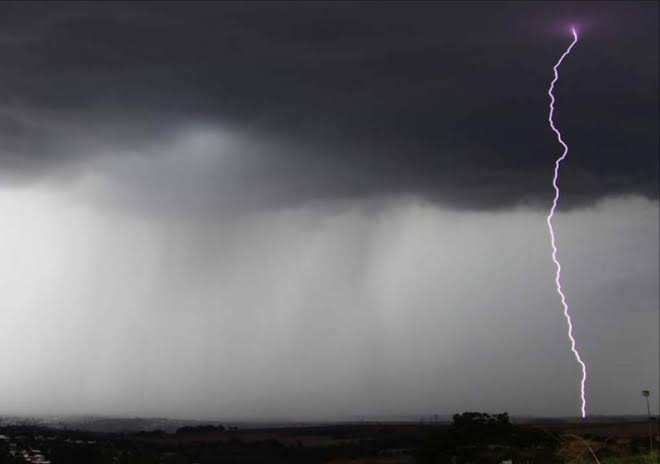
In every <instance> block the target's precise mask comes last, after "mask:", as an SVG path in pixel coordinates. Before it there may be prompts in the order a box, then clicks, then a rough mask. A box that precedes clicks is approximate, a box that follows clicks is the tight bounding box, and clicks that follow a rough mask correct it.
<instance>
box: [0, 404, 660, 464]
mask: <svg viewBox="0 0 660 464" xmlns="http://www.w3.org/2000/svg"><path fill="white" fill-rule="evenodd" d="M653 426H654V427H655V430H656V433H657V422H654V423H653ZM92 428H93V427H92ZM97 428H98V427H97ZM578 436H579V437H578ZM586 443H589V444H590V445H591V447H592V448H593V449H594V450H595V451H596V452H597V453H598V455H599V457H601V458H608V457H610V458H617V459H618V458H622V457H626V456H631V455H635V454H639V453H644V452H645V451H646V450H647V447H648V422H646V421H639V420H631V419H629V420H622V419H607V418H603V419H600V420H598V419H596V420H591V421H588V422H584V421H579V420H556V419H555V420H536V421H524V423H514V424H511V423H510V422H509V418H508V416H506V415H495V416H488V415H485V414H479V413H464V414H462V415H458V416H455V418H454V420H453V422H452V423H411V422H407V423H374V422H371V423H353V424H333V425H316V426H312V425H308V426H287V427H276V428H272V427H271V428H254V429H238V428H235V427H233V426H228V427H223V426H221V425H187V426H183V427H180V428H179V429H178V430H176V431H168V432H166V431H162V430H152V431H147V432H125V433H118V432H112V433H107V432H98V431H95V432H90V431H74V430H65V429H62V428H60V429H57V428H53V427H45V426H42V425H34V424H32V425H29V424H28V425H25V424H23V425H17V424H14V425H4V426H2V425H0V463H24V462H31V463H44V464H45V463H51V464H77V463H85V464H95V463H99V464H105V463H108V464H110V463H112V464H115V463H116V464H143V463H144V464H147V463H148V464H160V463H162V464H192V463H199V464H207V463H241V464H252V463H293V464H295V463H306V464H307V463H309V464H314V463H331V464H406V463H420V464H423V463H440V462H455V463H457V464H461V463H467V462H484V463H491V462H492V463H500V462H501V461H505V460H507V459H512V460H513V462H530V463H532V462H534V463H555V462H556V463H561V462H570V461H572V460H574V459H575V458H578V459H579V458H580V457H581V456H584V455H585V451H586V450H587V448H586ZM616 462H619V461H616ZM621 462H627V461H621Z"/></svg>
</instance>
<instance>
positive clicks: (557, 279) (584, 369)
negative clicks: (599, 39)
mask: <svg viewBox="0 0 660 464" xmlns="http://www.w3.org/2000/svg"><path fill="white" fill-rule="evenodd" d="M571 30H572V32H573V42H572V43H571V44H570V45H569V46H568V48H567V49H566V51H565V52H564V54H563V55H562V56H561V57H560V58H559V61H557V64H556V65H555V66H554V68H553V70H554V72H555V78H554V79H553V80H552V82H551V83H550V88H549V89H548V95H549V96H550V113H549V114H548V122H549V123H550V127H551V128H552V130H553V131H554V132H555V134H557V140H558V141H559V143H560V144H561V146H562V147H564V152H563V153H562V155H561V156H560V157H559V158H557V161H555V175H554V177H553V179H552V186H553V187H554V188H555V198H554V200H553V201H552V208H550V212H549V213H548V217H547V219H546V220H547V223H548V230H549V231H550V244H551V245H552V261H554V263H555V266H556V267H557V273H556V274H555V284H556V285H557V293H559V297H560V298H561V304H562V306H563V307H564V317H566V322H567V323H568V338H569V339H570V340H571V351H572V352H573V354H574V355H575V359H576V360H577V362H578V364H579V365H580V367H582V380H581V381H580V398H581V399H582V408H581V410H582V417H583V418H584V417H586V415H587V399H586V396H585V391H584V388H585V384H586V383H587V366H586V365H585V364H584V361H582V358H581V357H580V352H579V351H578V350H577V348H576V346H575V338H573V322H572V321H571V315H570V314H569V311H568V303H566V296H565V295H564V292H563V291H562V289H561V264H559V260H558V259H557V245H556V244H555V231H554V229H553V228H552V217H553V216H554V214H555V210H556V209H557V203H558V202H559V186H558V185H557V181H558V179H559V165H560V163H561V162H562V161H563V160H564V158H566V155H568V145H566V143H564V140H563V139H562V138H561V133H560V132H559V130H558V129H557V128H556V127H555V123H554V121H553V120H552V117H553V115H554V112H555V96H554V95H553V94H552V90H553V89H554V88H555V83H556V82H557V81H558V80H559V72H558V70H559V66H560V65H561V62H562V61H564V58H566V56H567V55H568V54H569V53H571V49H572V48H573V46H574V45H575V44H576V43H577V41H578V35H577V32H576V31H575V28H574V27H573V28H571Z"/></svg>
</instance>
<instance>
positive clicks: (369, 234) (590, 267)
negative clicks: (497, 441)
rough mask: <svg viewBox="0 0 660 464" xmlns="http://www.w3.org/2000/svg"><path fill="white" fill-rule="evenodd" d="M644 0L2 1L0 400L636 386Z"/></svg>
mask: <svg viewBox="0 0 660 464" xmlns="http://www.w3.org/2000/svg"><path fill="white" fill-rule="evenodd" d="M657 15H658V5H657V3H652V2H641V3H635V2H628V3H597V2H591V3H580V4H577V3H575V4H574V3H570V2H562V3H559V4H557V3H552V4H550V3H541V2H538V3H522V2H512V3H495V2H488V3H483V4H481V3H467V4H466V3H461V4H459V3H451V2H442V3H438V4H431V3H419V4H417V3H406V4H397V3H386V4H372V3H343V4H334V5H333V4H326V3H312V4H284V3H280V4H270V3H249V4H244V5H241V4H233V3H225V4H221V5H213V4H206V3H201V4H194V3H187V4H162V5H154V4H140V3H137V4H133V3H131V4H113V3H103V4H94V5H87V4H80V3H72V4H61V5H60V6H58V7H56V8H53V7H51V6H49V5H48V4H38V3H31V4H20V3H4V4H3V5H1V6H0V69H2V71H1V72H0V221H1V222H0V256H2V259H1V260H0V281H1V282H3V290H2V292H1V293H0V367H1V368H2V372H3V381H2V382H1V383H0V413H112V414H130V415H159V416H178V417H197V418H209V419H210V418H213V419H223V418H233V419H256V418H280V419H315V418H321V419H324V418H327V419H338V418H354V417H358V416H361V415H372V414H374V415H377V414H430V413H454V412H460V411H463V410H486V411H508V412H510V413H513V414H537V415H541V414H542V415H576V414H578V413H579V402H578V400H579V396H578V393H579V390H578V388H579V369H578V366H577V364H576V363H575V361H574V359H573V358H572V355H571V353H570V350H569V343H568V338H567V335H566V324H565V320H564V318H563V316H562V313H561V305H560V302H559V299H558V297H557V295H556V293H555V290H554V283H553V278H554V274H553V273H554V268H553V265H552V261H551V260H550V255H549V251H550V245H549V237H548V233H547V229H546V224H545V215H546V214H547V208H548V207H549V206H550V201H551V199H552V193H553V192H552V187H551V184H550V181H551V176H552V167H553V162H554V159H555V157H556V156H557V155H558V154H560V146H559V145H558V144H557V143H556V140H555V139H554V137H553V134H552V132H551V131H550V130H549V128H548V126H547V105H548V98H547V94H546V90H547V86H548V84H549V81H550V79H551V78H552V66H553V64H554V63H555V62H556V60H557V58H558V56H559V55H560V54H561V53H562V51H563V50H564V49H565V47H566V46H567V45H568V44H569V43H570V36H569V35H568V29H567V27H568V25H569V24H577V25H578V28H579V30H580V36H581V39H580V42H579V43H578V45H577V46H576V48H575V49H574V53H573V54H572V55H571V56H570V57H569V58H568V59H567V61H566V62H565V64H564V66H563V67H562V69H561V72H562V78H561V81H560V83H559V87H558V89H557V96H558V112H557V122H558V124H559V125H560V127H561V128H562V130H563V131H564V132H565V138H566V140H567V142H568V143H569V145H570V146H571V152H570V155H569V158H568V159H567V161H566V163H565V164H564V165H563V171H562V173H563V176H562V182H561V187H562V195H563V196H562V202H561V203H560V210H559V215H558V217H557V219H556V230H557V233H558V245H559V257H560V259H561V261H562V264H563V266H564V287H565V290H566V293H567V296H568V301H569V304H570V306H571V308H572V312H573V315H574V324H575V335H576V337H577V340H578V348H579V349H580V350H581V351H582V354H583V358H584V359H585V361H586V362H587V365H588V367H589V373H590V376H589V379H588V385H587V387H588V400H589V405H588V409H589V412H590V413H593V414H618V413H642V412H644V405H643V403H642V400H641V397H640V390H641V389H644V388H650V389H651V390H653V391H654V392H656V393H655V395H654V397H652V398H653V400H654V401H655V406H654V407H655V408H656V409H657V404H658V403H657V393H658V391H659V390H660V385H659V381H658V378H659V377H660V373H659V371H658V365H659V360H660V359H659V358H660V354H659V350H660V348H659V345H660V340H659V323H660V321H659V316H658V307H659V304H660V303H659V298H658V279H659V276H658V255H659V251H658V234H659V230H658V222H659V217H658V209H659V206H658V156H657V152H658V131H657V127H658V110H657V108H658V46H657V43H658V24H657Z"/></svg>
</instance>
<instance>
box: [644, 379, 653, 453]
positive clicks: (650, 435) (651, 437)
mask: <svg viewBox="0 0 660 464" xmlns="http://www.w3.org/2000/svg"><path fill="white" fill-rule="evenodd" d="M642 396H643V397H644V398H646V413H647V415H648V420H649V454H651V453H653V424H652V423H651V403H650V402H649V396H651V391H650V390H642Z"/></svg>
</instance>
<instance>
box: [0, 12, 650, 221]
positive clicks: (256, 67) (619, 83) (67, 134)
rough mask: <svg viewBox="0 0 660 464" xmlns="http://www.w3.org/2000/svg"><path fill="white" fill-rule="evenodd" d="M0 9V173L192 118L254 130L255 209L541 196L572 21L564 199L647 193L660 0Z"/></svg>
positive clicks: (50, 165) (250, 165)
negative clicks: (551, 111)
mask: <svg viewBox="0 0 660 464" xmlns="http://www.w3.org/2000/svg"><path fill="white" fill-rule="evenodd" d="M0 13H1V14H0V69H1V70H2V72H1V73H0V168H1V169H2V171H3V176H2V178H3V179H9V178H11V177H19V178H22V179H23V178H28V179H30V178H34V177H35V176H37V175H39V176H44V175H46V176H47V175H49V174H51V173H53V172H59V171H70V170H71V167H72V166H79V165H81V164H85V163H87V162H90V161H93V160H94V159H95V158H97V157H99V156H101V155H100V153H104V154H108V153H116V154H118V153H120V152H122V151H127V150H128V151H134V152H145V153H147V152H148V153H149V156H152V157H158V156H159V153H160V152H161V151H167V150H154V149H149V147H153V146H155V145H159V146H163V145H165V144H167V142H168V141H172V140H173V139H174V138H175V137H174V136H173V134H177V133H179V132H180V131H181V130H183V129H185V128H186V127H195V126H197V125H200V124H202V125H205V126H207V127H218V128H232V130H237V131H239V132H240V133H241V134H242V135H243V137H244V138H245V139H246V140H248V141H249V142H250V143H252V142H254V141H258V142H259V145H260V148H259V149H258V150H256V151H254V150H251V148H248V147H246V146H243V145H241V146H240V147H236V148H235V149H234V152H233V159H234V160H235V161H234V165H233V167H232V169H233V170H234V171H236V170H238V171H240V174H241V186H240V187H238V186H237V187H235V188H233V187H232V196H234V197H238V196H241V197H245V196H249V197H250V198H251V199H250V201H249V202H251V203H254V204H266V205H272V204H273V203H276V204H292V203H296V202H300V201H307V200H315V199H335V198H346V197H363V196H374V195H392V194H419V195H423V196H427V197H429V198H432V199H434V200H437V201H440V202H443V203H445V204H451V205H454V206H459V207H477V208H493V207H501V206H509V205H513V204H516V203H520V202H535V201H538V200H539V199H547V195H548V188H547V177H548V171H549V170H550V169H551V168H552V163H553V160H554V157H555V156H556V155H557V153H558V152H559V148H560V147H559V146H558V145H557V144H556V141H555V140H554V138H553V134H552V133H551V132H550V131H549V129H548V127H547V121H546V118H547V113H546V112H547V104H548V100H547V95H546V93H545V92H546V89H547V85H548V83H549V80H550V78H551V77H552V75H551V71H552V69H551V67H552V65H553V64H554V62H555V61H556V59H557V57H558V55H559V54H560V53H561V52H562V51H563V48H564V47H565V46H566V45H567V44H568V42H569V40H570V37H569V35H568V33H567V32H568V31H567V25H568V24H570V23H571V22H575V23H576V24H578V27H579V28H581V35H582V40H581V41H580V43H579V44H578V46H577V48H576V49H575V54H574V55H572V56H571V57H570V58H569V59H568V60H567V61H566V63H565V65H564V67H563V68H562V73H563V74H562V80H561V82H560V86H559V88H558V91H557V95H558V98H559V104H560V107H559V110H558V113H557V119H558V123H559V124H560V125H561V127H562V128H564V129H565V131H566V134H567V135H566V139H567V141H568V142H569V144H570V145H571V150H572V156H571V158H570V159H569V160H568V161H567V169H566V170H565V171H564V177H563V184H562V185H563V187H564V194H565V198H566V199H567V201H568V202H570V203H573V204H577V203H584V202H591V201H593V200H596V199H598V198H600V197H601V196H604V195H609V194H621V193H642V194H646V195H650V196H656V195H657V180H658V158H657V150H658V134H657V126H658V110H657V107H658V45H657V43H658V40H657V39H658V26H657V15H658V6H657V3H653V2H644V3H634V2H628V3H596V2H590V3H581V4H577V3H567V2H561V3H556V2H553V3H521V2H514V3H494V2H488V3H460V4H459V3H449V2H442V3H438V4H432V3H419V4H418V3H409V2H408V3H405V4H397V3H382V4H374V3H340V4H331V3H310V4H303V3H275V4H271V3H248V4H235V3H223V4H209V3H185V4H176V3H167V4H155V3H142V4H136V3H131V4H126V3H116V4H114V3H103V4H80V3H75V4H59V5H57V6H51V5H47V4H20V3H6V4H3V5H2V6H1V7H0ZM271 141H273V143H272V145H270V146H269V143H270V142H271ZM250 143H248V144H247V145H250ZM174 145H175V146H176V144H175V143H174ZM170 151H171V150H170ZM175 155H176V156H177V157H178V158H179V160H180V163H181V164H182V165H183V164H185V163H186V161H187V159H188V156H189V154H188V153H187V152H186V148H185V147H180V148H179V152H177V153H176V154H175ZM149 159H150V160H151V159H152V158H149ZM246 160H247V161H246ZM236 166H238V167H236ZM144 169H146V170H148V169H149V164H147V165H145V166H144ZM222 169H226V167H224V168H222ZM222 169H221V168H219V167H218V168H216V169H211V170H210V172H211V173H212V172H221V171H222ZM156 174H157V171H156ZM207 177H208V179H207V184H204V185H207V186H208V185H211V187H204V188H202V189H201V193H196V194H192V197H195V196H200V197H202V196H203V197H205V198H208V197H209V195H211V197H212V196H213V195H212V194H218V195H221V194H222V193H223V190H222V188H220V189H219V190H218V189H216V188H215V187H213V185H214V184H217V183H218V182H220V181H221V180H222V176H220V177H218V178H217V179H216V181H215V182H214V179H213V176H212V175H211V174H208V172H207ZM129 182H130V180H129ZM197 184H198V182H197V181H195V180H194V179H192V180H191V182H190V185H191V187H190V189H191V190H194V189H195V188H197ZM139 188H144V186H143V185H140V187H139ZM184 190H185V189H184ZM155 196H158V195H155ZM225 197H226V196H225ZM223 198H224V197H223ZM544 201H545V200H544ZM565 204H566V203H565Z"/></svg>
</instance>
